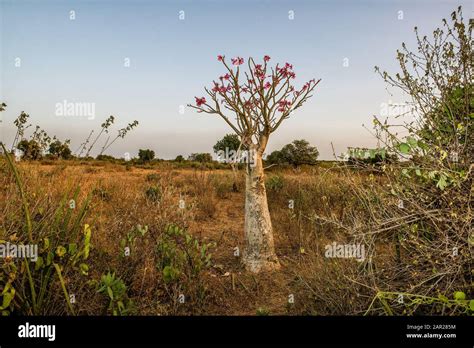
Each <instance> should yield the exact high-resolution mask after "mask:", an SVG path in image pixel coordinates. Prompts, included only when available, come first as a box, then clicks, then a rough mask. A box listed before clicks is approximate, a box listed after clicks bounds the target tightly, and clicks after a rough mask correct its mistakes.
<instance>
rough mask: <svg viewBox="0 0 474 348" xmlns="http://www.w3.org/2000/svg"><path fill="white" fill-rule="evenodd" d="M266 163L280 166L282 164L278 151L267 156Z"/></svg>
mask: <svg viewBox="0 0 474 348" xmlns="http://www.w3.org/2000/svg"><path fill="white" fill-rule="evenodd" d="M266 161H267V162H268V163H270V164H282V163H283V162H284V161H283V158H282V154H281V151H280V150H275V151H273V152H272V153H271V154H269V155H268V156H267V158H266Z"/></svg>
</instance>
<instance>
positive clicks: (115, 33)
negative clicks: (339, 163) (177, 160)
mask: <svg viewBox="0 0 474 348" xmlns="http://www.w3.org/2000/svg"><path fill="white" fill-rule="evenodd" d="M458 5H463V7H464V16H465V17H466V18H468V17H469V16H470V15H471V14H472V2H471V1H446V0H444V1H438V0H432V1H428V0H423V1H422V0H419V1H413V0H411V1H388V0H386V1H383V0H378V1H375V0H374V1H368V0H360V1H356V0H354V1H342V0H341V1H338V0H336V1H316V0H313V1H311V0H272V1H270V0H240V1H237V0H234V1H225V0H219V1H217V0H202V1H198V0H192V1H191V0H189V1H181V0H169V1H131V0H127V1H59V0H57V1H49V0H42V1H39V0H38V1H21V0H14V1H9V0H0V20H1V23H0V34H1V37H0V50H1V54H0V58H1V61H0V100H3V101H5V102H6V103H7V104H8V109H7V111H6V112H5V113H3V115H2V118H3V123H2V124H3V126H2V128H1V129H0V137H1V140H3V141H6V143H7V144H9V143H11V141H12V140H13V136H14V127H13V125H12V122H13V120H14V118H16V116H17V115H18V114H19V113H20V112H21V111H25V112H27V113H29V114H30V116H31V122H32V123H33V125H35V124H38V125H41V127H42V128H44V129H45V130H46V131H47V132H48V133H49V134H50V135H57V136H59V138H61V139H64V138H70V139H71V140H72V146H71V147H72V148H73V149H75V148H76V147H77V146H78V145H79V144H80V142H82V141H83V139H84V138H85V137H86V136H87V134H88V133H89V131H90V130H91V129H98V128H99V127H100V124H101V123H102V122H103V120H104V119H105V118H106V117H107V116H108V115H114V116H116V119H117V121H116V124H117V126H122V125H126V123H128V122H131V121H132V120H134V119H137V120H138V121H139V122H140V126H139V127H138V128H137V129H136V130H134V131H133V132H132V133H131V134H130V135H129V136H127V138H126V139H125V141H119V142H117V143H116V144H115V145H114V146H113V148H111V150H110V151H109V153H110V154H113V155H115V156H123V153H125V152H130V153H131V154H132V156H133V155H136V153H137V152H138V148H150V149H153V150H155V152H156V154H157V156H158V157H161V158H173V157H175V156H176V155H178V154H183V155H188V154H189V153H191V152H212V145H213V144H214V143H215V142H216V140H218V139H219V138H221V137H222V136H223V135H224V134H225V133H230V132H231V131H230V129H229V128H228V126H227V125H226V124H225V122H224V121H223V120H221V119H220V118H218V117H217V116H209V115H204V114H197V113H196V112H195V111H193V110H192V109H188V108H186V110H185V112H184V114H180V113H179V109H180V105H186V104H187V103H190V102H193V101H194V96H201V95H204V92H203V87H204V86H205V85H210V82H211V81H212V80H213V79H215V78H216V77H217V76H219V75H220V74H221V73H222V72H223V70H222V67H221V66H220V65H219V63H218V62H217V60H216V56H217V55H218V54H225V55H226V56H227V57H234V56H237V55H238V56H243V57H248V56H253V57H258V58H260V57H263V55H264V54H268V55H270V56H271V57H272V62H273V63H276V62H286V61H288V62H290V63H293V65H294V67H295V72H296V74H297V79H296V84H297V85H298V86H299V85H300V84H301V83H303V82H304V81H305V80H309V79H311V78H313V77H314V78H322V82H321V83H320V85H319V86H318V87H317V90H316V93H315V95H314V97H313V98H312V99H311V100H310V101H309V102H308V103H307V104H306V105H305V106H304V107H303V108H301V109H300V110H298V111H297V112H296V113H295V115H294V117H293V118H292V119H290V120H287V121H286V123H283V124H282V126H281V127H280V129H279V130H277V132H276V133H274V134H273V137H272V138H271V140H270V143H269V147H268V150H267V153H268V152H270V151H271V150H274V149H277V148H280V147H281V146H283V145H284V144H286V143H288V142H290V141H292V140H294V139H297V138H298V139H299V138H305V139H307V140H309V141H310V142H311V143H312V144H314V145H316V146H317V147H318V148H319V150H320V152H321V158H323V159H329V158H331V157H332V150H331V146H330V143H331V142H333V144H334V146H335V147H336V151H337V152H338V153H340V152H343V151H345V149H346V147H347V146H373V145H374V144H375V142H374V140H373V138H372V136H371V135H370V134H369V133H368V132H367V131H366V130H365V129H363V128H362V126H361V125H362V124H363V123H365V124H367V125H370V124H371V118H372V115H374V114H378V113H380V109H381V106H380V105H381V103H386V102H388V101H389V100H392V101H394V102H403V101H404V100H402V99H400V97H397V96H390V94H389V93H388V92H387V90H386V89H385V85H384V83H383V81H382V80H381V78H380V77H379V76H378V75H376V74H375V73H374V65H379V66H381V67H383V68H385V69H387V70H389V71H397V65H396V60H395V53H396V49H397V48H399V47H400V45H401V42H402V41H405V42H407V43H408V44H409V45H411V47H415V45H414V34H413V27H414V26H418V27H419V28H420V29H421V31H422V33H426V34H429V33H430V32H432V30H433V29H435V28H436V27H437V26H440V25H441V19H442V18H445V17H446V18H447V17H448V16H449V14H450V13H451V12H452V11H453V10H454V9H455V8H456V7H457V6H458ZM70 11H75V20H70ZM180 11H184V14H185V19H184V20H180V18H179V15H180ZM289 11H294V19H293V20H290V19H289ZM399 11H403V19H402V20H400V19H399V18H398V17H399ZM16 58H20V59H21V66H20V67H16V66H15V62H17V61H16ZM126 58H129V59H130V67H128V68H127V67H124V59H126ZM345 58H348V62H349V66H348V67H344V66H343V62H344V59H345ZM397 98H398V99H397ZM64 100H67V101H70V102H89V103H95V107H96V118H95V119H93V120H89V119H87V118H86V117H60V116H59V117H58V116H56V115H55V106H56V103H60V102H63V101H64ZM112 132H113V133H114V132H115V131H112Z"/></svg>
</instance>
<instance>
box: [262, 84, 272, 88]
mask: <svg viewBox="0 0 474 348" xmlns="http://www.w3.org/2000/svg"><path fill="white" fill-rule="evenodd" d="M271 86H272V84H271V83H270V82H266V83H265V85H264V86H263V88H265V89H269V88H270V87H271Z"/></svg>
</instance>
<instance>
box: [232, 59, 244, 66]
mask: <svg viewBox="0 0 474 348" xmlns="http://www.w3.org/2000/svg"><path fill="white" fill-rule="evenodd" d="M231 62H232V65H242V64H244V58H241V57H235V58H232V59H231Z"/></svg>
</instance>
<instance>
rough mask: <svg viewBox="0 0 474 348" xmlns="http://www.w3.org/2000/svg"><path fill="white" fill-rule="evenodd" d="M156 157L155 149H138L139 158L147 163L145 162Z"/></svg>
mask: <svg viewBox="0 0 474 348" xmlns="http://www.w3.org/2000/svg"><path fill="white" fill-rule="evenodd" d="M154 158H155V151H153V150H149V149H147V150H143V149H140V150H139V151H138V159H139V160H140V161H141V162H143V163H145V162H150V161H151V160H152V159H154Z"/></svg>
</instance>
